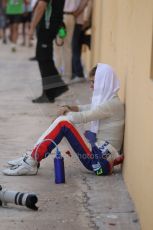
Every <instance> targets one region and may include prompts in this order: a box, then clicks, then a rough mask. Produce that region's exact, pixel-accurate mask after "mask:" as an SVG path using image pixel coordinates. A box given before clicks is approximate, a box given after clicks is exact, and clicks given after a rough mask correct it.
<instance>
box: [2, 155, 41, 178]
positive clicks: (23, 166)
mask: <svg viewBox="0 0 153 230" xmlns="http://www.w3.org/2000/svg"><path fill="white" fill-rule="evenodd" d="M2 172H3V174H4V175H7V176H22V175H36V174H37V172H38V168H37V162H36V161H35V160H34V159H33V158H32V157H28V158H27V159H26V160H23V161H21V163H20V164H18V165H15V166H12V167H11V168H8V169H4V170H3V171H2Z"/></svg>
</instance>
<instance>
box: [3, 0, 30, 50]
mask: <svg viewBox="0 0 153 230" xmlns="http://www.w3.org/2000/svg"><path fill="white" fill-rule="evenodd" d="M5 1H6V3H7V5H6V14H7V17H8V19H9V23H10V40H11V50H12V52H15V51H16V43H17V39H18V27H19V23H20V22H21V15H22V13H23V3H25V4H28V0H5Z"/></svg>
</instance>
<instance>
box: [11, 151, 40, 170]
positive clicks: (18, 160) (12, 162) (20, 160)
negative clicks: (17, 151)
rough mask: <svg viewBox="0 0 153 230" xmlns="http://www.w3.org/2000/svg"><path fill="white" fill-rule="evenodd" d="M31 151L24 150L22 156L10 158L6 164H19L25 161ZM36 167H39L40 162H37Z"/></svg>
mask: <svg viewBox="0 0 153 230" xmlns="http://www.w3.org/2000/svg"><path fill="white" fill-rule="evenodd" d="M30 154H31V152H30V151H29V152H26V153H25V154H23V156H21V157H19V158H17V159H14V160H10V161H8V162H7V163H8V165H10V166H19V165H21V163H22V162H23V161H26V159H28V157H29V156H30ZM37 168H40V163H39V162H38V165H37Z"/></svg>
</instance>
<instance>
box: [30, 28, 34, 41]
mask: <svg viewBox="0 0 153 230" xmlns="http://www.w3.org/2000/svg"><path fill="white" fill-rule="evenodd" d="M33 34H34V31H33V29H32V28H30V30H29V41H31V40H33Z"/></svg>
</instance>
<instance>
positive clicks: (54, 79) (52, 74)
mask: <svg viewBox="0 0 153 230" xmlns="http://www.w3.org/2000/svg"><path fill="white" fill-rule="evenodd" d="M55 36H56V33H55V34H54V35H53V33H51V31H50V30H45V29H43V30H39V29H38V31H37V38H38V41H37V47H36V57H37V60H38V65H39V69H40V73H41V77H42V85H43V93H45V94H46V96H47V97H48V98H49V99H53V98H55V97H57V96H58V95H59V94H61V91H62V90H65V88H66V87H67V86H66V85H65V83H64V82H63V80H62V79H61V77H60V75H59V73H58V71H57V69H56V67H55V63H54V60H53V40H54V39H55Z"/></svg>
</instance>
